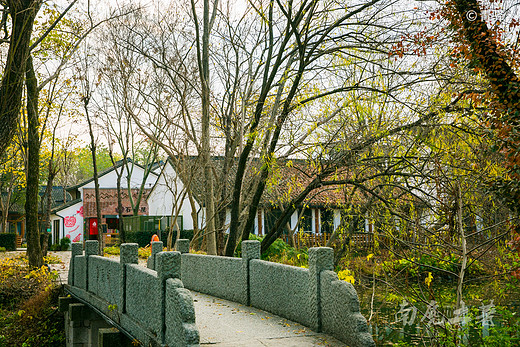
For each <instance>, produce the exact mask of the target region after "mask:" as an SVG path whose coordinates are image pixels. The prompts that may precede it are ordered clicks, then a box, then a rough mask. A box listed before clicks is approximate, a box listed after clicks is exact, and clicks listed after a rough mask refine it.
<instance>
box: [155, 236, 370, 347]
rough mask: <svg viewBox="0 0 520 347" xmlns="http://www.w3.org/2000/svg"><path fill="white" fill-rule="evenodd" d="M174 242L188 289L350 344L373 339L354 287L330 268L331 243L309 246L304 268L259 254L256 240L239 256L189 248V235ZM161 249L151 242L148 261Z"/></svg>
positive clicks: (359, 343) (332, 260)
mask: <svg viewBox="0 0 520 347" xmlns="http://www.w3.org/2000/svg"><path fill="white" fill-rule="evenodd" d="M155 244H156V245H155ZM176 248H177V250H178V251H180V252H181V253H182V256H181V279H182V282H183V283H184V285H185V287H186V288H188V289H191V290H195V291H198V292H201V293H205V294H209V295H213V296H216V297H220V298H223V299H226V300H230V301H235V302H239V303H242V304H245V305H250V306H253V307H256V308H259V309H262V310H265V311H268V312H271V313H274V314H277V315H279V316H282V317H285V318H288V319H290V320H293V321H296V322H298V323H301V324H303V325H305V326H308V327H310V328H311V329H313V330H315V331H317V332H322V331H323V332H326V333H328V334H330V335H332V336H334V337H336V338H338V339H339V340H342V341H344V342H346V343H347V344H348V345H349V346H373V345H374V341H373V339H372V336H371V335H370V333H369V332H368V325H367V322H366V319H365V318H364V317H363V316H362V315H361V313H360V310H359V299H358V296H357V293H356V291H355V289H354V287H353V286H352V284H350V283H348V282H345V281H340V280H339V279H338V276H337V275H336V273H335V272H334V271H332V270H333V269H334V258H333V256H334V254H333V250H332V249H331V248H328V247H315V248H310V249H309V268H308V269H306V268H299V267H295V266H288V265H283V264H277V263H272V262H268V261H263V260H260V242H258V241H244V242H242V258H230V257H215V256H208V255H201V254H190V253H188V252H189V240H178V241H177V245H176ZM160 250H162V242H157V243H155V242H154V244H152V255H151V257H150V261H149V266H150V267H153V264H154V259H156V258H155V257H156V256H157V254H159V253H158V252H159V251H160ZM155 263H156V260H155Z"/></svg>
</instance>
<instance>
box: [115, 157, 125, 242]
mask: <svg viewBox="0 0 520 347" xmlns="http://www.w3.org/2000/svg"><path fill="white" fill-rule="evenodd" d="M116 173H117V170H116ZM121 176H123V167H121V174H117V216H118V217H119V219H118V228H119V244H123V243H125V242H126V232H125V223H124V221H123V198H122V197H121Z"/></svg>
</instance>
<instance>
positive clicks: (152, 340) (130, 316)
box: [68, 241, 199, 346]
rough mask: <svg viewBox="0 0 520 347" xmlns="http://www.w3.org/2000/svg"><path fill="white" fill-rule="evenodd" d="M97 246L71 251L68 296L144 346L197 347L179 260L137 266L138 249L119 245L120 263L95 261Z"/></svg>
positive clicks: (167, 256)
mask: <svg viewBox="0 0 520 347" xmlns="http://www.w3.org/2000/svg"><path fill="white" fill-rule="evenodd" d="M97 250H98V242H97V241H87V242H86V244H85V253H83V250H82V244H80V243H78V244H73V245H72V258H71V264H70V268H69V287H68V290H69V291H70V292H71V293H72V294H73V296H75V297H76V298H78V299H80V300H81V301H83V302H86V303H88V304H89V305H90V306H91V307H93V308H95V309H96V310H97V311H99V312H101V313H102V314H104V315H105V316H106V317H109V318H110V319H111V320H112V321H113V322H115V323H116V324H117V325H118V326H119V327H121V328H123V329H124V330H125V331H127V332H128V333H129V334H130V335H131V336H133V337H135V338H136V339H138V340H139V341H140V342H141V343H143V344H144V345H146V346H148V345H169V346H187V345H198V343H199V334H198V330H197V327H196V325H195V310H194V307H193V299H192V297H191V294H190V292H189V291H188V290H187V289H185V288H184V286H183V284H182V282H181V280H180V262H181V254H180V253H179V252H160V253H157V254H155V255H154V259H155V264H154V270H152V269H148V268H145V267H142V266H138V265H137V263H138V253H137V250H138V245H137V244H123V245H121V254H120V260H119V261H117V260H113V259H108V258H104V257H101V256H98V253H97V252H98V251H97Z"/></svg>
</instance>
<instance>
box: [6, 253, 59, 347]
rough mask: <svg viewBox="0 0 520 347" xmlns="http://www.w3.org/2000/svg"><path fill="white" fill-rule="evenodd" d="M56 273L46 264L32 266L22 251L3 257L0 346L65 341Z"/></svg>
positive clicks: (40, 344)
mask: <svg viewBox="0 0 520 347" xmlns="http://www.w3.org/2000/svg"><path fill="white" fill-rule="evenodd" d="M45 261H47V262H52V259H46V260H45ZM54 275H55V274H53V273H50V272H49V271H48V270H47V267H45V266H44V267H42V268H40V269H32V270H31V269H30V268H29V266H28V261H27V258H26V257H25V256H22V255H19V256H17V257H14V258H6V259H2V260H0V331H1V332H2V333H1V335H0V346H41V347H43V346H63V345H64V344H65V334H64V331H63V324H64V321H63V315H62V314H61V313H59V312H57V310H56V309H55V307H56V306H57V300H58V296H59V294H60V287H58V286H56V285H54V284H53V281H52V280H53V276H54Z"/></svg>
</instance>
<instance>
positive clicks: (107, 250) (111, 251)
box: [103, 246, 120, 255]
mask: <svg viewBox="0 0 520 347" xmlns="http://www.w3.org/2000/svg"><path fill="white" fill-rule="evenodd" d="M119 252H120V249H119V247H117V246H111V247H105V248H104V249H103V253H104V254H109V255H119Z"/></svg>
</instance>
